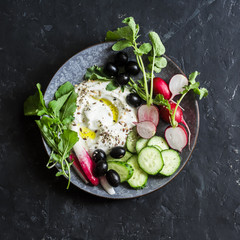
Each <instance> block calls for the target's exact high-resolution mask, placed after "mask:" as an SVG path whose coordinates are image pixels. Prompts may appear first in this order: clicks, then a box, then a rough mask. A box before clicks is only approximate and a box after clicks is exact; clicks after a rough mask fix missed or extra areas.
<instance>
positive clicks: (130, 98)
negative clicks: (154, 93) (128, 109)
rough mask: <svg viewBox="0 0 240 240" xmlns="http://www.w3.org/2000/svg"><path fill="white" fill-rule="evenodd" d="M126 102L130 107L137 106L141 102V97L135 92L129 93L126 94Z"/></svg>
mask: <svg viewBox="0 0 240 240" xmlns="http://www.w3.org/2000/svg"><path fill="white" fill-rule="evenodd" d="M126 100H127V104H128V105H130V106H132V107H139V106H140V105H141V104H142V99H141V98H140V97H139V96H138V94H136V93H130V94H128V95H127V98H126Z"/></svg>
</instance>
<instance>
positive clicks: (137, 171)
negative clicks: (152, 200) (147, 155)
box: [127, 155, 148, 189]
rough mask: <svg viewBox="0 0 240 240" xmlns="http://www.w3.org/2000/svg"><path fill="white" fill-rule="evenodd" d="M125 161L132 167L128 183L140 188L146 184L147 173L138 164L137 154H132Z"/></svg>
mask: <svg viewBox="0 0 240 240" xmlns="http://www.w3.org/2000/svg"><path fill="white" fill-rule="evenodd" d="M127 163H128V164H129V165H130V166H132V167H133V175H132V177H131V178H130V179H129V180H128V184H129V185H130V186H131V187H132V188H135V189H142V188H144V187H145V186H146V184H147V180H148V175H147V173H145V172H144V171H143V170H142V169H141V168H140V167H139V165H138V162H137V156H136V155H133V156H132V157H131V158H129V159H128V161H127Z"/></svg>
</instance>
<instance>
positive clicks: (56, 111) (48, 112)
mask: <svg viewBox="0 0 240 240" xmlns="http://www.w3.org/2000/svg"><path fill="white" fill-rule="evenodd" d="M37 89H38V91H37V92H36V93H35V94H34V95H33V96H30V97H28V98H27V100H26V101H25V103H24V115H26V116H41V118H40V119H39V120H35V122H36V123H37V125H38V127H39V129H40V132H41V134H42V136H43V138H44V139H45V141H46V143H47V144H48V146H49V147H50V148H51V150H52V152H51V155H50V158H49V161H48V163H47V165H46V166H47V168H49V169H50V168H52V167H54V166H55V165H56V164H59V166H60V168H61V170H59V171H58V172H57V174H56V176H61V175H64V176H65V177H66V178H68V185H67V189H68V188H69V185H70V181H71V172H70V167H71V165H72V163H73V162H68V157H69V155H70V151H71V149H72V148H73V146H74V145H75V143H76V142H77V141H78V134H77V133H76V132H74V131H72V130H70V129H68V126H69V124H70V123H71V122H72V121H73V120H74V117H73V114H74V112H75V111H76V107H77V106H76V100H77V94H76V93H75V91H74V87H73V85H72V84H71V83H70V82H66V83H64V84H63V85H61V86H60V87H59V88H58V90H57V91H56V92H55V99H54V100H52V101H51V102H49V104H48V106H46V103H45V101H44V99H43V94H42V91H41V85H40V84H39V83H38V84H37Z"/></svg>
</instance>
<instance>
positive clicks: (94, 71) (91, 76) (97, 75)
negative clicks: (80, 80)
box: [84, 65, 112, 81]
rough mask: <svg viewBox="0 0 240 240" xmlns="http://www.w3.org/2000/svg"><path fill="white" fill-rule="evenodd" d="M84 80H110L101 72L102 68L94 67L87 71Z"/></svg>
mask: <svg viewBox="0 0 240 240" xmlns="http://www.w3.org/2000/svg"><path fill="white" fill-rule="evenodd" d="M84 79H85V80H101V81H110V80H112V78H110V77H108V76H107V75H106V74H105V73H104V70H103V67H98V66H96V65H94V66H92V67H90V68H88V69H87V71H86V73H85V75H84Z"/></svg>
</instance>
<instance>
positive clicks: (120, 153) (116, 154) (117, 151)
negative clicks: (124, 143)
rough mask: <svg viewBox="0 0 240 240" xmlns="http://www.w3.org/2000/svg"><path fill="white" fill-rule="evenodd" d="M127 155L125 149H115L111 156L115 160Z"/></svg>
mask: <svg viewBox="0 0 240 240" xmlns="http://www.w3.org/2000/svg"><path fill="white" fill-rule="evenodd" d="M125 153H126V150H125V149H124V148H123V147H120V146H119V147H114V148H112V150H111V152H110V156H111V157H113V158H122V157H123V156H124V155H125Z"/></svg>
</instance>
